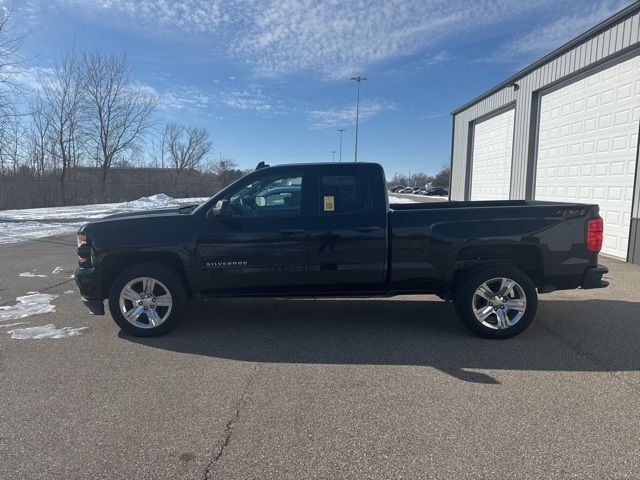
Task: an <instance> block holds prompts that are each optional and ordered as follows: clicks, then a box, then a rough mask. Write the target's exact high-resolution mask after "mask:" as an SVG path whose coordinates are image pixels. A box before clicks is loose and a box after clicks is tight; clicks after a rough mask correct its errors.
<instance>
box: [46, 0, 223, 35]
mask: <svg viewBox="0 0 640 480" xmlns="http://www.w3.org/2000/svg"><path fill="white" fill-rule="evenodd" d="M55 1H56V0H54V2H55ZM44 3H48V2H44ZM57 3H58V4H59V5H62V6H68V7H72V8H74V9H79V10H80V11H81V12H84V13H85V14H91V15H95V14H96V13H97V14H100V13H109V12H112V13H115V14H118V15H124V16H127V17H129V18H130V19H132V20H134V21H137V22H142V23H143V24H146V25H148V26H153V27H163V26H164V27H171V28H176V29H180V30H185V31H189V32H212V31H215V30H217V29H218V28H219V27H220V25H222V24H223V23H224V22H225V20H226V19H228V18H229V17H227V16H226V15H225V14H224V13H223V11H224V8H225V4H227V3H232V2H224V1H222V0H57Z"/></svg>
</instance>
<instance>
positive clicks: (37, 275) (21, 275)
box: [18, 270, 47, 278]
mask: <svg viewBox="0 0 640 480" xmlns="http://www.w3.org/2000/svg"><path fill="white" fill-rule="evenodd" d="M33 272H35V270H34V271H33ZM33 272H22V273H19V274H18V276H19V277H27V278H36V277H37V278H47V276H46V275H43V274H41V273H33Z"/></svg>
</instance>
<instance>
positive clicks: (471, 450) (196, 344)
mask: <svg viewBox="0 0 640 480" xmlns="http://www.w3.org/2000/svg"><path fill="white" fill-rule="evenodd" d="M74 242H75V240H74V238H73V237H69V236H67V237H57V238H48V239H43V240H40V241H30V242H24V243H20V244H12V245H2V246H0V266H1V272H2V275H1V277H0V305H4V306H13V305H15V304H16V297H20V296H23V295H25V294H26V293H27V292H34V291H37V292H40V293H48V294H53V295H57V296H56V297H55V298H54V299H53V300H51V304H52V305H54V306H55V311H54V312H51V313H45V314H41V315H37V316H31V317H26V318H23V319H19V320H6V321H3V322H0V379H1V381H0V459H1V461H0V478H2V479H6V480H9V479H25V478H28V479H32V478H46V479H57V478H60V479H76V478H77V479H87V478H91V479H101V478H105V479H106V478H109V479H113V478H131V479H133V478H136V479H146V478H148V479H165V478H166V479H175V478H197V479H198V478H199V479H202V478H221V479H236V478H237V479H251V478H256V479H257V478H261V479H264V478H277V479H301V478H331V479H336V478H385V479H387V478H532V479H539V478H569V477H571V478H573V477H575V478H638V471H640V435H638V432H639V431H640V416H639V415H638V412H639V411H640V396H639V393H640V373H639V372H640V347H639V344H640V288H638V285H639V284H640V268H638V267H637V266H634V265H630V264H626V263H622V262H619V261H617V260H613V259H609V258H604V257H603V258H602V259H601V262H602V263H604V264H606V265H607V266H609V268H610V274H609V275H608V276H607V279H608V280H609V281H610V282H611V286H610V287H609V288H607V289H602V290H592V291H580V290H575V291H566V292H556V293H553V294H549V295H543V296H541V301H540V306H539V311H538V315H537V319H536V321H535V322H534V324H533V325H532V326H531V328H530V329H529V330H527V331H526V332H525V333H524V334H522V335H521V336H519V337H516V338H513V339H510V340H505V341H492V340H484V339H480V338H476V337H474V336H472V335H471V334H470V333H469V332H468V331H467V330H466V329H465V328H464V327H463V325H462V324H461V323H460V322H459V321H458V320H457V318H456V317H455V314H454V311H453V308H452V307H451V306H450V305H449V304H446V303H444V302H442V301H440V300H439V299H437V298H436V297H432V296H413V297H396V298H384V299H357V300H354V299H227V300H218V301H215V302H211V303H204V304H198V305H194V306H193V307H191V309H190V310H189V312H188V314H187V316H186V318H185V321H184V322H183V324H182V325H181V326H180V327H179V328H178V329H177V330H176V331H174V332H173V333H171V334H170V335H169V336H166V337H162V338H153V339H140V338H134V337H130V336H127V335H125V334H122V333H120V332H119V330H118V328H117V327H116V325H115V324H114V323H113V322H112V321H111V319H110V317H109V316H108V315H107V316H104V317H100V316H98V317H92V316H90V315H89V314H88V312H87V311H86V309H85V308H84V307H83V306H82V304H81V302H80V298H79V295H78V293H77V289H76V287H75V284H74V283H73V279H72V278H69V277H70V275H71V274H72V273H73V270H74V267H75V265H74V264H75V243H74ZM58 267H61V268H58ZM20 274H23V275H22V276H20ZM24 274H26V275H24ZM34 275H43V276H34ZM20 322H24V324H23V325H19V326H12V327H6V325H8V324H13V323H20ZM27 322H28V323H27ZM51 324H52V325H55V328H59V329H62V328H64V327H70V328H71V329H80V328H83V327H86V328H84V329H82V330H75V331H76V332H77V335H75V336H66V337H64V338H43V339H22V340H21V339H17V338H12V334H11V333H10V332H11V331H14V330H15V329H19V328H29V327H35V326H44V325H51Z"/></svg>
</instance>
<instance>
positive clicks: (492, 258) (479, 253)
mask: <svg viewBox="0 0 640 480" xmlns="http://www.w3.org/2000/svg"><path fill="white" fill-rule="evenodd" d="M500 265H504V266H509V267H515V268H518V269H519V270H522V271H523V272H524V273H525V274H526V275H527V276H528V277H529V278H530V279H531V281H532V282H533V284H534V285H535V286H536V287H537V288H541V287H542V285H543V282H544V266H543V261H542V254H541V252H540V250H539V249H538V248H537V247H536V246H533V245H520V244H507V245H478V246H472V247H466V248H463V249H461V250H460V252H459V253H458V257H457V258H456V263H455V269H454V272H453V282H452V292H451V296H452V297H455V290H456V286H457V285H459V283H460V281H461V280H462V279H463V278H466V277H467V276H468V275H470V274H473V273H475V272H477V271H478V270H480V269H483V268H487V267H494V266H500Z"/></svg>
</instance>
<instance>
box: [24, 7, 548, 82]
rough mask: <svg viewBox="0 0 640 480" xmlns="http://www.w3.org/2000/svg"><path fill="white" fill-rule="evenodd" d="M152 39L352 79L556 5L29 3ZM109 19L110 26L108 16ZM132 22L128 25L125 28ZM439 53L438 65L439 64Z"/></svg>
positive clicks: (259, 66) (264, 66)
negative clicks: (187, 39)
mask: <svg viewBox="0 0 640 480" xmlns="http://www.w3.org/2000/svg"><path fill="white" fill-rule="evenodd" d="M28 4H29V5H30V10H31V11H36V10H37V9H36V8H34V5H38V6H40V7H41V10H43V11H45V10H46V9H47V8H49V7H48V5H50V4H53V5H55V6H57V7H62V8H65V13H66V14H69V15H84V17H85V18H87V19H90V21H111V22H112V23H121V24H123V23H126V24H127V25H128V27H129V28H135V29H147V30H149V31H150V32H152V33H153V34H154V35H158V34H166V35H170V36H171V37H172V38H176V33H177V32H176V31H179V32H186V33H188V34H206V35H208V36H209V37H212V38H214V39H215V40H216V46H219V47H220V48H221V49H222V51H225V50H226V51H227V53H228V55H229V56H230V57H232V58H233V59H236V60H237V59H240V60H241V61H243V62H244V63H245V64H246V65H247V66H248V67H249V68H250V69H252V70H253V71H254V72H255V73H257V74H259V75H263V76H266V77H274V76H282V75H288V74H292V73H307V74H314V75H319V76H321V77H322V78H325V79H337V78H348V77H349V76H350V75H352V74H353V73H355V72H362V71H366V70H367V69H370V68H372V67H374V66H375V65H376V64H377V63H380V62H384V61H386V60H390V59H394V58H398V57H403V56H407V55H413V54H417V53H420V52H425V51H428V50H435V51H437V49H438V48H442V43H443V40H445V39H447V38H455V37H458V36H462V35H469V34H472V33H473V32H474V31H475V30H477V29H478V28H480V27H483V26H487V25H495V24H500V23H506V22H508V21H510V20H512V19H513V18H515V17H517V16H521V15H523V14H526V13H529V12H531V11H533V10H535V9H539V8H540V6H541V5H549V4H551V5H557V3H556V2H554V1H553V0H527V1H514V0H476V1H474V2H470V1H468V0H420V1H416V0H372V1H368V2H365V1H363V0H359V1H351V2H342V1H339V0H322V1H313V0H261V1H252V2H249V1H242V0H29V3H28ZM108 13H112V15H111V16H110V18H109V19H106V20H104V18H105V15H106V14H108ZM98 19H100V20H98ZM127 19H128V21H127ZM442 59H443V58H442V55H440V57H439V56H438V54H436V55H435V56H434V57H433V61H434V62H438V61H442Z"/></svg>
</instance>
